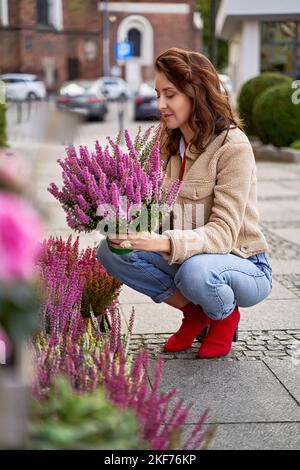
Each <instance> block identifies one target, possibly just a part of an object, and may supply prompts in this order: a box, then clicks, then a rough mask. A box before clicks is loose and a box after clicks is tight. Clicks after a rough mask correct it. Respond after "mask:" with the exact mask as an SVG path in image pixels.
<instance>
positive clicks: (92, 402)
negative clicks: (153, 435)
mask: <svg viewBox="0 0 300 470" xmlns="http://www.w3.org/2000/svg"><path fill="white" fill-rule="evenodd" d="M29 430H30V441H29V443H28V448H29V449H36V450H55V449H58V450H64V449H65V450H68V449H72V450H96V449H97V450H103V449H104V450H106V449H113V450H138V449H147V448H148V445H147V444H146V443H145V442H144V441H143V440H142V439H141V437H140V431H139V425H138V422H137V418H136V416H135V415H134V413H133V411H131V410H121V409H120V408H117V407H116V406H114V405H113V404H112V403H110V402H109V401H108V400H107V398H106V397H105V393H104V391H103V389H101V388H98V389H97V390H96V391H94V392H91V393H76V392H74V391H72V390H71V388H70V385H69V382H68V380H67V378H65V377H63V376H61V377H59V378H58V379H57V380H56V382H55V383H54V385H52V387H51V388H50V389H49V391H48V395H47V397H46V398H44V399H43V400H41V401H38V400H35V401H34V402H33V404H32V411H31V417H30V429H29Z"/></svg>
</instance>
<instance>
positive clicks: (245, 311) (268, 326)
mask: <svg viewBox="0 0 300 470" xmlns="http://www.w3.org/2000/svg"><path fill="white" fill-rule="evenodd" d="M240 311H241V321H240V323H239V330H281V329H283V330H286V329H299V328H300V314H299V312H300V299H297V300H296V299H289V300H288V301H286V300H269V299H266V300H264V301H262V302H260V303H259V304H257V305H254V306H253V307H248V308H240Z"/></svg>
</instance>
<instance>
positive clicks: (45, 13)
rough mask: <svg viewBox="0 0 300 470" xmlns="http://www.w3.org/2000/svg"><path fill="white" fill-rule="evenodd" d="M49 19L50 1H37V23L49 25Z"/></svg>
mask: <svg viewBox="0 0 300 470" xmlns="http://www.w3.org/2000/svg"><path fill="white" fill-rule="evenodd" d="M49 19H50V18H49V2H48V0H37V22H38V23H40V24H46V25H48V24H49Z"/></svg>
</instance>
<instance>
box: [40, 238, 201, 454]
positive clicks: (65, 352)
mask: <svg viewBox="0 0 300 470" xmlns="http://www.w3.org/2000/svg"><path fill="white" fill-rule="evenodd" d="M90 259H91V254H90V252H88V255H86V257H85V254H84V253H83V254H82V255H81V256H80V255H79V254H78V238H77V240H76V242H75V243H74V244H73V245H72V242H71V237H69V239H68V241H67V242H63V241H62V240H54V239H53V238H51V239H50V240H49V241H47V242H44V244H43V250H42V256H41V258H40V261H39V264H38V266H37V268H38V271H39V273H40V275H41V279H42V281H43V285H44V286H45V289H44V298H43V304H42V308H41V312H40V315H41V322H40V325H41V327H40V332H39V334H37V335H36V337H35V339H34V351H35V363H36V365H37V375H36V381H35V384H34V391H35V394H36V395H37V396H39V397H40V398H41V399H42V398H43V395H44V392H45V391H47V389H48V388H49V386H50V385H51V384H52V383H53V381H54V379H55V378H56V377H57V376H58V375H60V374H62V373H63V374H66V375H67V377H68V378H69V380H70V383H71V384H72V387H73V388H74V390H78V391H81V392H83V393H84V392H85V391H93V390H96V388H97V387H98V386H99V385H101V386H103V385H104V387H105V390H106V393H107V397H108V398H109V399H110V400H111V401H112V403H114V404H115V405H116V406H117V407H120V408H122V409H126V408H130V409H133V410H134V412H135V414H136V416H137V418H138V422H139V424H140V432H141V437H142V438H143V439H145V440H147V442H148V443H149V445H150V447H151V448H152V449H158V450H160V449H161V450H164V449H170V448H179V449H189V450H191V449H198V448H199V447H200V446H201V445H203V444H204V443H205V442H206V434H205V432H204V431H203V422H204V420H205V418H206V416H207V413H204V415H203V416H202V417H201V418H200V420H199V422H198V423H197V425H196V426H195V427H194V428H193V430H192V432H191V434H190V436H189V437H188V438H187V439H186V441H185V442H182V440H181V439H180V435H181V432H182V429H183V426H184V425H185V423H186V421H187V419H188V415H189V409H190V407H189V406H187V405H185V404H184V403H183V402H182V401H178V400H177V401H176V390H172V391H170V392H168V393H162V392H161V391H160V390H159V387H160V380H161V375H162V371H163V360H162V359H161V358H159V359H158V360H157V362H156V367H155V373H154V378H153V384H152V386H150V384H149V377H150V375H151V374H150V357H149V353H148V351H147V350H146V349H142V350H140V351H138V352H137V353H136V354H135V356H133V355H132V354H131V353H130V352H129V343H130V337H131V335H132V331H133V322H134V309H133V311H132V314H131V318H130V322H129V330H128V333H127V335H122V334H121V315H120V311H119V308H118V301H117V299H115V300H112V302H111V304H110V305H109V306H108V307H107V309H106V311H107V313H108V315H109V320H110V323H111V330H110V332H109V334H108V333H106V334H104V333H103V332H101V331H100V328H99V323H98V321H97V319H96V318H95V317H93V316H92V318H89V319H84V318H83V317H82V315H81V310H82V302H83V301H84V297H83V292H84V281H85V277H84V276H82V273H83V272H86V271H84V269H85V266H86V263H89V266H90V269H94V266H95V265H94V263H92V262H90ZM82 260H84V262H82ZM97 275H98V276H99V271H97ZM102 275H103V276H105V272H104V270H103V272H102ZM96 291H97V289H96Z"/></svg>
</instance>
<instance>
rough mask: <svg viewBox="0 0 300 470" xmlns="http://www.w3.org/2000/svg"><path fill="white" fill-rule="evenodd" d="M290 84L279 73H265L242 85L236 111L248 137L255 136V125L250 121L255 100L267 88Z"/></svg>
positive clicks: (288, 79)
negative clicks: (237, 110)
mask: <svg viewBox="0 0 300 470" xmlns="http://www.w3.org/2000/svg"><path fill="white" fill-rule="evenodd" d="M291 82H292V80H291V79H290V78H289V77H286V76H284V75H281V74H279V73H269V72H266V73H262V74H261V75H258V76H257V77H254V78H251V79H250V80H248V81H247V82H246V83H244V85H243V86H242V88H241V90H240V93H239V97H238V109H239V115H240V117H241V118H242V119H243V121H244V123H245V128H246V132H247V134H248V135H256V129H255V123H254V122H253V120H252V111H253V106H254V101H255V100H256V98H257V97H258V96H259V95H260V94H261V93H262V92H264V91H265V90H266V89H267V88H270V87H272V86H274V85H279V84H282V83H289V84H290V83H291Z"/></svg>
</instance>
